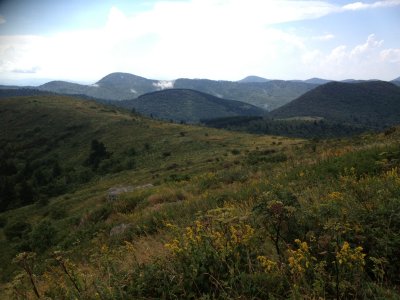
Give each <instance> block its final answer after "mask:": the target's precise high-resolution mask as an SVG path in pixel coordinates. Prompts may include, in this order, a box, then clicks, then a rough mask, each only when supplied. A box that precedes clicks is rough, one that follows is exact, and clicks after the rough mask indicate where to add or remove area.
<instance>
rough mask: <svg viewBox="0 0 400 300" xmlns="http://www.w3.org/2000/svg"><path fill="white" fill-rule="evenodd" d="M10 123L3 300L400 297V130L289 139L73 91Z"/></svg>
mask: <svg viewBox="0 0 400 300" xmlns="http://www.w3.org/2000/svg"><path fill="white" fill-rule="evenodd" d="M0 116H1V118H0V119H1V121H0V122H1V126H2V128H5V130H2V131H1V133H0V144H1V147H2V151H1V155H2V156H1V157H2V160H3V161H4V163H3V167H2V170H5V171H4V172H3V174H2V193H3V194H2V195H6V193H5V191H8V190H7V189H6V187H7V185H6V183H7V182H14V183H15V184H14V186H15V190H14V191H13V193H14V194H15V197H14V198H13V199H15V203H19V205H14V206H13V203H14V202H11V204H7V205H8V206H7V207H6V208H5V209H4V211H3V212H1V213H0V225H1V229H0V252H1V255H0V273H1V278H0V279H1V282H2V283H1V287H2V288H1V291H2V292H1V293H2V294H1V298H2V299H3V298H4V299H8V298H9V299H35V298H40V299H42V298H43V299H325V298H326V299H333V298H335V299H353V298H354V299H371V298H372V299H374V298H376V299H398V298H399V297H400V293H399V283H400V277H399V273H398V271H397V270H398V269H399V268H400V260H399V257H400V252H399V251H400V250H399V249H400V205H399V204H400V203H399V201H400V169H399V167H400V143H399V140H400V129H399V128H393V129H391V130H387V131H386V132H383V133H380V134H364V135H360V136H357V137H353V138H343V139H330V140H303V139H293V138H291V139H290V138H284V137H277V136H266V135H251V134H244V133H237V132H230V131H223V130H217V129H212V128H206V127H200V126H189V125H179V124H173V123H166V122H160V121H157V120H152V119H149V118H143V117H141V116H139V115H136V114H132V113H130V112H128V111H124V110H120V109H116V108H113V107H108V106H103V105H100V104H97V103H95V102H91V101H81V100H76V99H73V98H69V97H63V96H34V97H20V98H10V99H8V100H2V101H1V102H0ZM93 140H96V141H98V142H99V143H100V144H102V145H103V146H104V148H105V150H104V149H103V148H102V147H100V148H101V149H102V150H98V151H97V150H96V149H95V147H94V146H93ZM6 171H7V172H6ZM54 182H57V185H54ZM26 186H28V187H30V190H29V189H26ZM118 187H119V188H124V187H125V188H126V190H127V192H124V193H121V194H119V195H117V196H116V197H115V199H113V200H109V199H108V197H107V196H108V191H109V189H110V188H118ZM26 191H32V197H31V198H29V199H27V197H24V195H25V192H26ZM7 195H8V194H7ZM10 199H11V198H10ZM27 200H29V201H30V202H29V203H27V202H24V201H27Z"/></svg>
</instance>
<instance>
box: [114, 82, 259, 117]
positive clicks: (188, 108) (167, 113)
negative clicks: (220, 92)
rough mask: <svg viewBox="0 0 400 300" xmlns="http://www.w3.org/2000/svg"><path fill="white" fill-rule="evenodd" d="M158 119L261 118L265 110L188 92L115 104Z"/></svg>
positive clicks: (170, 92)
mask: <svg viewBox="0 0 400 300" xmlns="http://www.w3.org/2000/svg"><path fill="white" fill-rule="evenodd" d="M118 105H121V106H123V107H126V108H130V109H131V108H134V109H135V111H137V112H139V113H141V114H144V115H148V116H150V115H151V116H153V117H156V118H160V119H166V120H174V121H185V122H191V123H196V122H199V121H200V120H203V119H214V118H221V117H230V116H261V115H263V114H265V113H266V111H265V110H263V109H261V108H259V107H256V106H253V105H251V104H248V103H244V102H240V101H234V100H226V99H221V98H218V97H215V96H212V95H209V94H206V93H202V92H198V91H194V90H188V89H168V90H164V91H158V92H153V93H149V94H145V95H142V96H140V97H139V98H137V99H133V100H126V101H121V102H119V103H118Z"/></svg>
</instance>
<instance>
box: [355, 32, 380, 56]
mask: <svg viewBox="0 0 400 300" xmlns="http://www.w3.org/2000/svg"><path fill="white" fill-rule="evenodd" d="M382 44H383V40H380V41H378V40H377V39H376V37H375V34H370V35H369V36H368V38H367V41H366V42H365V43H364V44H361V45H358V46H356V47H354V49H353V50H351V53H350V56H351V57H354V56H358V55H360V54H363V53H365V52H367V51H371V50H372V49H376V48H379V47H381V46H382Z"/></svg>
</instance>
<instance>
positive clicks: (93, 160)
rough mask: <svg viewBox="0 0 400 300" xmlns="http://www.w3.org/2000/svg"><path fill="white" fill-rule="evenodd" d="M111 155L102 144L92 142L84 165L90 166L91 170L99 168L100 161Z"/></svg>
mask: <svg viewBox="0 0 400 300" xmlns="http://www.w3.org/2000/svg"><path fill="white" fill-rule="evenodd" d="M110 156H111V153H110V152H108V151H107V149H106V147H105V146H104V144H103V143H102V142H99V141H98V140H96V139H95V140H92V144H91V148H90V154H89V157H88V158H87V160H86V162H85V163H86V165H88V166H91V167H92V169H93V170H96V169H97V168H98V167H99V164H100V162H101V161H102V160H104V159H107V158H110Z"/></svg>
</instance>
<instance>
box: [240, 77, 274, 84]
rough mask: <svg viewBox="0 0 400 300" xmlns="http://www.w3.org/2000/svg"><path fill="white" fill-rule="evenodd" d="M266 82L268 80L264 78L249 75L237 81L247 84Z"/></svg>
mask: <svg viewBox="0 0 400 300" xmlns="http://www.w3.org/2000/svg"><path fill="white" fill-rule="evenodd" d="M267 81H269V80H268V79H266V78H263V77H259V76H254V75H251V76H247V77H245V78H243V79H241V80H239V81H238V82H242V83H248V82H267Z"/></svg>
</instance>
